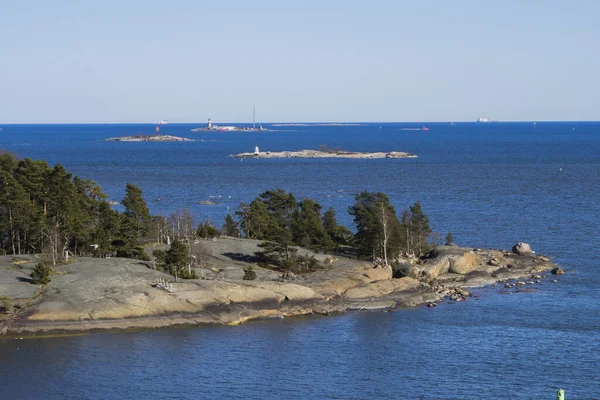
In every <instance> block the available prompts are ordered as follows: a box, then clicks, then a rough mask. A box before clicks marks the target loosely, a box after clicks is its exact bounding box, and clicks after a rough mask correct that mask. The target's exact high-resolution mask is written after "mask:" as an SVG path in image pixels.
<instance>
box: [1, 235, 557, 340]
mask: <svg viewBox="0 0 600 400" xmlns="http://www.w3.org/2000/svg"><path fill="white" fill-rule="evenodd" d="M259 243H260V242H259V241H255V240H251V239H234V238H221V239H217V240H214V241H203V242H201V243H200V244H196V246H200V247H202V249H203V254H204V255H205V259H206V261H207V263H206V265H207V267H205V268H197V269H196V271H197V274H198V276H197V279H190V280H182V279H179V280H175V279H174V278H173V276H171V275H169V274H167V273H165V272H162V271H159V270H157V269H154V266H153V265H154V264H153V263H152V262H141V261H137V260H131V259H124V258H116V257H113V258H103V259H99V258H90V257H81V258H77V259H75V260H73V261H72V262H70V263H69V264H66V265H62V266H59V267H57V268H56V272H55V275H54V276H53V277H52V280H51V282H49V283H48V284H46V285H32V284H31V283H29V278H28V277H29V275H30V272H31V271H32V270H33V266H34V265H35V264H36V263H37V262H38V260H37V259H36V258H37V257H35V256H22V257H9V256H0V293H2V294H3V295H4V296H5V297H4V299H5V300H4V301H5V303H6V302H10V304H11V307H12V308H13V309H14V311H13V312H12V313H10V314H4V315H3V317H2V318H3V320H1V321H0V334H1V335H9V336H25V335H40V334H41V335H47V334H58V333H61V334H63V333H80V332H99V331H108V330H123V329H149V328H162V327H169V326H195V325H205V324H228V325H235V324H239V323H243V322H245V321H248V320H251V319H257V318H284V317H289V316H295V315H306V314H318V315H331V314H338V313H343V312H346V311H349V310H384V311H393V310H395V309H398V308H405V307H414V306H418V305H424V304H425V305H428V306H429V307H433V306H434V305H437V304H438V303H439V302H440V301H442V300H443V299H444V298H447V299H448V300H449V301H451V302H458V301H465V300H467V299H468V298H469V297H470V296H471V294H470V293H469V292H468V290H470V289H468V288H470V287H474V286H481V285H485V284H490V283H495V282H497V281H500V282H504V286H505V287H506V288H505V290H507V291H513V292H514V291H521V290H524V289H525V287H527V289H528V290H531V288H534V287H537V286H540V285H543V284H545V282H547V281H546V280H543V279H544V278H545V277H546V276H545V275H542V273H543V271H547V270H549V269H551V268H554V267H555V265H553V264H552V263H551V261H550V260H549V259H548V258H546V257H543V256H536V255H532V254H531V253H527V252H525V253H523V254H518V252H516V251H514V252H509V251H500V250H480V249H472V248H460V247H456V246H438V247H437V248H435V249H434V251H433V252H432V254H431V255H430V258H428V259H426V260H424V261H419V262H417V261H415V260H414V259H412V260H410V259H405V260H402V262H401V263H399V264H398V265H399V267H398V268H391V267H384V266H381V265H376V264H374V263H372V262H365V261H360V260H356V259H351V258H346V257H341V256H333V255H322V254H314V253H311V252H310V251H308V250H302V251H303V252H305V253H307V254H311V255H314V256H315V257H316V258H317V259H319V261H321V262H323V263H326V264H327V269H326V270H324V271H318V272H313V273H308V274H302V275H294V274H293V273H280V272H275V271H272V270H269V269H264V268H261V267H256V265H255V263H253V261H252V258H253V254H255V252H256V251H258V250H259V249H260V248H259V246H258V245H259ZM209 265H210V267H208V266H209ZM250 265H254V266H255V267H254V268H255V269H254V271H255V273H256V279H255V280H244V275H245V270H246V269H247V268H248V266H250ZM467 289H468V290H467Z"/></svg>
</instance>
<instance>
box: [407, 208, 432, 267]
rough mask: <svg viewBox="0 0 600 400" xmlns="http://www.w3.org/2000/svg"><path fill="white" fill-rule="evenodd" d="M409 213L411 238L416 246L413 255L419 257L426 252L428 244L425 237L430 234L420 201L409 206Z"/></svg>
mask: <svg viewBox="0 0 600 400" xmlns="http://www.w3.org/2000/svg"><path fill="white" fill-rule="evenodd" d="M410 213H411V216H412V217H411V219H412V236H413V238H414V239H415V245H416V246H415V249H414V250H415V254H416V255H417V256H420V255H421V254H423V253H425V252H427V250H428V248H429V244H428V243H427V236H428V235H429V234H430V233H431V228H430V227H429V217H427V215H425V214H424V213H423V209H422V208H421V202H420V201H417V202H416V203H415V204H413V205H412V206H410Z"/></svg>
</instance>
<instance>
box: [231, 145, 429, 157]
mask: <svg viewBox="0 0 600 400" xmlns="http://www.w3.org/2000/svg"><path fill="white" fill-rule="evenodd" d="M235 157H238V158H416V157H417V155H416V154H412V153H406V152H403V151H389V152H374V153H363V152H358V151H344V150H332V149H327V148H321V149H319V150H298V151H266V152H261V151H260V150H259V148H258V147H255V148H254V152H252V153H239V154H236V155H235Z"/></svg>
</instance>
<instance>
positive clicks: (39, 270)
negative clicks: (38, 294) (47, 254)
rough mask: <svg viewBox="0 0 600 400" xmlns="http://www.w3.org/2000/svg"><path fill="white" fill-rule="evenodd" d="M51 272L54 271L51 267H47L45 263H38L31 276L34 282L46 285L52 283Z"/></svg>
mask: <svg viewBox="0 0 600 400" xmlns="http://www.w3.org/2000/svg"><path fill="white" fill-rule="evenodd" d="M50 272H52V269H51V268H50V267H47V266H46V265H45V264H44V263H38V264H37V265H36V266H35V268H34V269H33V272H32V273H31V274H29V276H30V277H31V281H32V282H33V283H34V284H36V285H46V284H48V283H50Z"/></svg>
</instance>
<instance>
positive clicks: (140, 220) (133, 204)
mask: <svg viewBox="0 0 600 400" xmlns="http://www.w3.org/2000/svg"><path fill="white" fill-rule="evenodd" d="M122 203H123V206H125V216H126V217H127V218H129V219H130V220H131V222H132V224H133V227H134V228H135V230H136V233H137V236H138V237H142V236H144V235H146V234H147V233H148V231H149V230H150V224H151V223H152V216H151V215H150V210H148V206H147V205H146V201H145V200H144V198H143V197H142V190H141V189H140V188H138V187H137V186H135V185H133V184H131V183H128V184H127V187H126V188H125V198H124V199H123V202H122Z"/></svg>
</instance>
